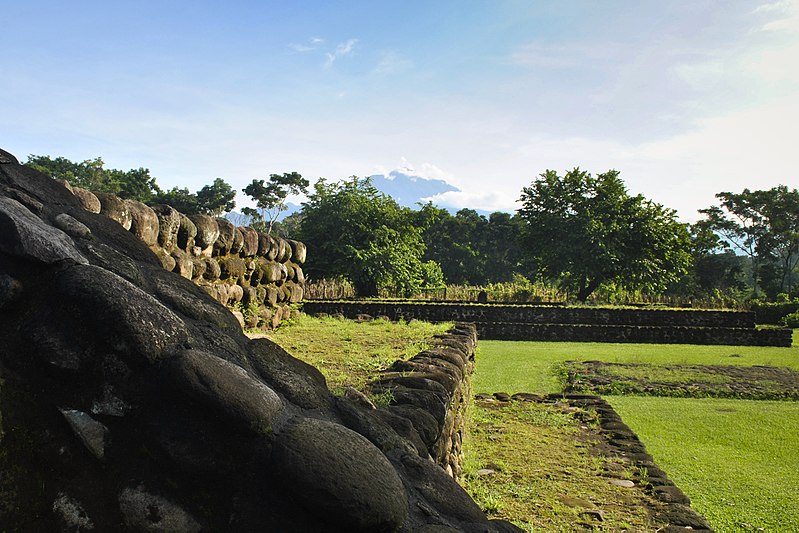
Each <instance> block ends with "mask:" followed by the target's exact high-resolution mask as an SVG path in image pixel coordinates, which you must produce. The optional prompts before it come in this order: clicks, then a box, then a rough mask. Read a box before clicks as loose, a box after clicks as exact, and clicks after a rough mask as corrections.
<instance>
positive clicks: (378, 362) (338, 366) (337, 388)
mask: <svg viewBox="0 0 799 533" xmlns="http://www.w3.org/2000/svg"><path fill="white" fill-rule="evenodd" d="M450 328H452V323H451V322H447V323H443V324H430V323H428V322H421V321H418V320H412V321H410V322H399V323H398V322H388V321H386V320H381V319H377V320H373V321H370V322H363V323H358V322H355V321H352V320H345V319H338V318H333V317H329V318H316V317H312V316H308V315H305V314H303V315H300V317H299V318H297V319H296V320H293V321H291V322H290V323H288V324H285V325H283V326H281V327H280V328H279V329H278V330H276V331H274V332H270V333H268V334H265V335H263V334H261V336H265V337H267V338H269V339H271V340H273V341H274V342H276V343H277V344H279V345H280V346H281V347H283V349H285V350H286V351H287V352H289V353H290V354H292V355H293V356H295V357H297V358H299V359H302V360H303V361H305V362H306V363H309V364H311V365H313V366H315V367H317V368H318V369H319V370H321V371H322V374H324V376H325V379H326V380H327V386H328V387H329V388H330V390H331V391H332V392H333V394H337V395H341V394H343V393H344V391H345V390H346V388H347V387H348V386H349V387H354V388H355V389H357V390H363V388H364V385H366V383H367V382H368V381H369V380H371V379H375V378H376V377H377V375H378V372H379V371H380V370H381V369H383V368H385V367H387V366H390V365H391V364H392V363H393V362H394V361H396V360H397V359H410V358H411V357H413V356H414V355H416V354H417V353H419V352H420V351H422V350H424V349H425V348H426V347H427V342H428V340H429V339H431V338H432V337H433V336H434V335H436V334H439V333H445V332H446V331H448V330H449V329H450ZM258 335H259V334H255V335H253V336H258Z"/></svg>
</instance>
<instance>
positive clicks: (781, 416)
mask: <svg viewBox="0 0 799 533" xmlns="http://www.w3.org/2000/svg"><path fill="white" fill-rule="evenodd" d="M798 343H799V339H798V338H797V331H796V330H795V331H794V346H793V347H791V348H772V347H742V346H695V345H655V344H601V343H544V342H510V341H507V342H504V341H481V342H480V343H479V351H478V356H477V365H476V372H475V375H474V379H473V390H474V391H475V392H487V393H491V392H498V391H503V392H508V393H514V392H532V393H551V392H560V391H561V390H562V387H563V382H562V380H561V376H559V374H558V372H559V370H558V369H559V365H560V363H562V362H563V361H566V360H577V361H584V360H600V361H606V362H622V363H647V364H653V365H663V364H673V363H678V364H679V363H685V364H711V365H749V366H751V365H768V366H780V367H787V368H791V369H794V370H799V344H798ZM607 399H608V400H609V401H610V403H611V404H612V405H613V406H614V408H616V409H618V411H619V414H621V415H622V417H623V419H624V421H625V422H626V423H627V424H628V425H629V426H630V427H631V428H632V429H633V431H635V432H636V433H637V434H638V435H639V437H640V438H641V440H642V441H643V442H644V443H645V444H646V446H647V448H648V450H649V452H650V453H651V454H652V455H653V456H654V457H655V460H656V461H657V462H658V463H659V465H660V466H661V467H662V468H664V469H665V470H666V472H667V473H668V474H669V476H670V477H671V478H672V479H673V480H674V481H675V482H676V483H677V484H678V485H679V486H680V487H681V488H682V489H683V491H684V492H685V493H686V494H687V495H688V496H689V497H690V498H691V499H692V501H693V505H694V507H695V508H696V509H697V511H699V512H700V513H701V514H703V515H704V516H705V517H706V518H708V519H709V520H710V521H711V524H713V526H714V527H715V528H716V529H717V530H718V531H746V530H747V529H748V530H752V531H757V530H758V528H761V527H762V528H765V530H766V531H799V491H797V490H796V486H797V484H796V478H795V477H794V475H795V472H796V471H797V470H799V403H797V402H766V401H748V400H726V399H724V400H721V399H708V398H705V399H681V398H653V397H635V396H611V397H607ZM468 453H469V451H468V449H467V454H468Z"/></svg>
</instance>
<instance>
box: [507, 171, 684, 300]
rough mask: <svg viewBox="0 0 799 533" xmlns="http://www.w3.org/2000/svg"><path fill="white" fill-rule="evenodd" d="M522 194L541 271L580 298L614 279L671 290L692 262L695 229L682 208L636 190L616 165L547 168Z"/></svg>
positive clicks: (529, 240)
mask: <svg viewBox="0 0 799 533" xmlns="http://www.w3.org/2000/svg"><path fill="white" fill-rule="evenodd" d="M521 202H522V207H521V208H520V209H519V216H520V217H521V219H522V220H524V222H525V223H526V225H525V227H524V230H523V241H524V243H525V245H526V247H527V249H528V251H529V252H530V253H531V254H533V255H534V257H535V259H536V262H537V265H538V267H539V273H540V275H541V276H544V277H545V278H547V279H549V280H551V281H553V282H557V283H559V284H560V285H561V286H562V287H564V288H566V289H567V290H569V291H571V292H573V293H575V294H576V297H577V299H578V300H580V301H585V300H586V299H587V298H588V296H589V295H590V294H591V293H592V292H594V291H595V290H596V289H598V288H599V287H600V286H602V285H604V284H607V283H613V284H615V285H616V286H620V287H625V288H632V289H636V288H644V289H648V290H651V291H659V290H663V289H665V287H666V286H667V285H668V284H669V283H670V282H672V281H676V280H677V279H678V278H679V277H680V276H681V275H682V274H684V273H685V272H686V271H687V268H688V266H689V265H690V259H691V258H690V255H689V236H688V230H687V228H686V226H685V225H684V224H681V223H680V222H678V221H677V217H676V214H675V212H674V211H673V210H670V209H666V208H664V207H663V206H661V205H660V204H656V203H654V202H652V201H650V200H647V199H646V198H644V197H643V196H641V195H637V196H630V194H629V193H628V192H627V189H626V187H625V185H624V182H623V181H622V180H621V179H620V178H619V173H618V172H617V171H615V170H610V171H608V172H605V173H604V174H598V175H596V176H592V175H591V174H589V173H588V172H585V171H582V170H580V169H579V168H575V169H574V170H571V171H569V172H567V173H566V174H565V175H564V176H558V174H557V173H556V172H555V171H553V170H547V171H546V172H545V173H543V174H541V176H540V177H539V178H538V179H537V180H535V181H534V182H533V183H532V184H531V185H530V186H529V187H525V188H524V189H523V191H522V196H521Z"/></svg>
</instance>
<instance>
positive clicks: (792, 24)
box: [753, 0, 799, 32]
mask: <svg viewBox="0 0 799 533" xmlns="http://www.w3.org/2000/svg"><path fill="white" fill-rule="evenodd" d="M753 13H755V14H765V15H772V14H777V15H778V16H779V15H782V16H779V18H777V19H775V20H770V21H769V22H767V23H766V24H764V25H763V27H762V29H763V30H764V31H793V32H796V31H799V2H797V1H796V0H781V1H779V2H772V3H768V4H763V5H761V6H758V7H757V8H756V9H755V10H754V11H753Z"/></svg>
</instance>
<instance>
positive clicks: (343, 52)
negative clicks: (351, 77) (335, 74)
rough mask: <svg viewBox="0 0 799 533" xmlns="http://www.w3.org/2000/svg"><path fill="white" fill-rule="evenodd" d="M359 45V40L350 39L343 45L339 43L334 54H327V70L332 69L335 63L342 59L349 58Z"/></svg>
mask: <svg viewBox="0 0 799 533" xmlns="http://www.w3.org/2000/svg"><path fill="white" fill-rule="evenodd" d="M356 44H358V39H350V40H349V41H345V42H343V43H339V45H338V46H336V49H335V50H334V51H332V52H328V53H327V61H326V62H325V68H330V67H332V66H333V63H335V62H336V60H338V59H339V58H341V57H345V56H348V55H350V54H351V53H352V51H353V50H354V49H355V45H356Z"/></svg>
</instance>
